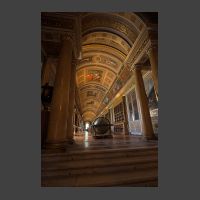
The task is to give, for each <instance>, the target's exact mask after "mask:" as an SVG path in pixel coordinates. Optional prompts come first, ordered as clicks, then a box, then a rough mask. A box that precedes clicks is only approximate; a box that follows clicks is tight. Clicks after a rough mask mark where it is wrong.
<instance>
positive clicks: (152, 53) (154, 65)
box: [147, 44, 158, 100]
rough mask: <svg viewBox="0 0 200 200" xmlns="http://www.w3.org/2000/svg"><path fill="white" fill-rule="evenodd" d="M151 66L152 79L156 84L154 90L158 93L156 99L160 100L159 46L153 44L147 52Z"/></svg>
mask: <svg viewBox="0 0 200 200" xmlns="http://www.w3.org/2000/svg"><path fill="white" fill-rule="evenodd" d="M147 54H148V56H149V60H150V64H151V72H152V79H153V82H154V90H155V93H156V98H157V100H158V45H157V44H151V46H150V47H149V48H148V50H147Z"/></svg>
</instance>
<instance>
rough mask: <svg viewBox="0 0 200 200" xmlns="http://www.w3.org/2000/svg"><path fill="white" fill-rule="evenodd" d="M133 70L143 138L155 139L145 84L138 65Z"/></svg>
mask: <svg viewBox="0 0 200 200" xmlns="http://www.w3.org/2000/svg"><path fill="white" fill-rule="evenodd" d="M134 72H135V90H136V97H137V104H138V110H139V114H140V123H141V131H142V135H143V138H144V139H146V140H151V139H155V135H154V131H153V127H152V122H151V117H150V112H149V106H148V99H147V95H146V92H145V86H144V81H143V78H142V73H141V68H140V66H138V65H135V70H134Z"/></svg>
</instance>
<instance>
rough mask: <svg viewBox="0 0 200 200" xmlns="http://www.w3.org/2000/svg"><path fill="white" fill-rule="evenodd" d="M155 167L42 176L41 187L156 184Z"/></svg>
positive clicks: (156, 171)
mask: <svg viewBox="0 0 200 200" xmlns="http://www.w3.org/2000/svg"><path fill="white" fill-rule="evenodd" d="M157 173H158V170H157V168H153V169H148V170H131V171H130V170H128V171H125V172H117V173H104V174H98V173H96V174H93V175H90V174H86V175H85V174H84V175H77V176H67V177H65V176H62V177H57V178H55V177H53V178H52V177H51V178H50V177H49V178H42V183H41V184H42V186H43V187H65V186H66V187H111V186H123V185H134V186H137V185H138V186H148V184H149V183H151V184H152V183H153V184H154V185H156V183H157V176H158V174H157Z"/></svg>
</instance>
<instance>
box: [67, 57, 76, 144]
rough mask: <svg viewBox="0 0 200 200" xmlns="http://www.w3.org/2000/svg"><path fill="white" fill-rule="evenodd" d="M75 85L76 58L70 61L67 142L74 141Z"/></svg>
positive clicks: (71, 142)
mask: <svg viewBox="0 0 200 200" xmlns="http://www.w3.org/2000/svg"><path fill="white" fill-rule="evenodd" d="M75 86H76V60H75V59H73V61H72V70H71V79H70V93H69V94H70V95H69V108H68V119H67V126H68V127H67V138H66V139H67V142H68V143H69V144H73V143H74V139H73V138H74V131H73V114H74V103H75Z"/></svg>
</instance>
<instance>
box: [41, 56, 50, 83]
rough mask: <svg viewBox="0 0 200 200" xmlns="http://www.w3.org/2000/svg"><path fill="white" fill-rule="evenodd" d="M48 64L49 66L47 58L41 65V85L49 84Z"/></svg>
mask: <svg viewBox="0 0 200 200" xmlns="http://www.w3.org/2000/svg"><path fill="white" fill-rule="evenodd" d="M50 64H51V59H50V58H47V59H46V60H45V61H44V63H43V65H42V73H41V85H45V84H46V83H49V75H50V70H51V68H50Z"/></svg>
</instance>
